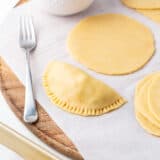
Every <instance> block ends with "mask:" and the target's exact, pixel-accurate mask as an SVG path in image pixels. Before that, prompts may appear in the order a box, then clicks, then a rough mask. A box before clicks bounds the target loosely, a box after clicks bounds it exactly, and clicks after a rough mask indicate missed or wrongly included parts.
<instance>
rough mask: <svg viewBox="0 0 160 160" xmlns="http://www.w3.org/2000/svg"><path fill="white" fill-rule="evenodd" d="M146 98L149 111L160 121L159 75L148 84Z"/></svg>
mask: <svg viewBox="0 0 160 160" xmlns="http://www.w3.org/2000/svg"><path fill="white" fill-rule="evenodd" d="M148 100H149V109H150V111H151V113H152V114H153V115H154V116H155V117H156V119H158V120H159V121H160V75H159V76H156V77H154V79H153V81H152V83H151V85H150V86H149V92H148Z"/></svg>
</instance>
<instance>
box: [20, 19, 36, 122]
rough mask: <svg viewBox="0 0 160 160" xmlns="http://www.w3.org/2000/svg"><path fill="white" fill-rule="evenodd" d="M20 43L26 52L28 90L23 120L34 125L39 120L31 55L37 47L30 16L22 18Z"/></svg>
mask: <svg viewBox="0 0 160 160" xmlns="http://www.w3.org/2000/svg"><path fill="white" fill-rule="evenodd" d="M19 28H20V30H19V43H20V47H21V48H23V49H24V50H25V52H26V82H25V83H26V90H25V106H24V115H23V119H24V121H25V122H26V123H34V122H36V121H37V119H38V113H37V109H36V103H35V99H34V94H33V88H32V75H31V69H30V53H31V51H33V50H34V49H35V47H36V44H37V42H36V34H35V30H34V26H33V22H32V18H31V17H30V16H22V17H20V27H19Z"/></svg>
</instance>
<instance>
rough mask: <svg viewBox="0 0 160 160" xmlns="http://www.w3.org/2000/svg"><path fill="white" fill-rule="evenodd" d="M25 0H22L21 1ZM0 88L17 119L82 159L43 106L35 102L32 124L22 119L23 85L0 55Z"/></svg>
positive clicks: (37, 133) (38, 135) (55, 147)
mask: <svg viewBox="0 0 160 160" xmlns="http://www.w3.org/2000/svg"><path fill="white" fill-rule="evenodd" d="M24 1H26V0H23V2H24ZM0 89H1V91H2V94H3V95H4V97H5V99H6V101H7V103H8V104H9V106H10V108H11V109H12V111H13V112H14V113H15V115H16V116H17V117H18V118H19V120H20V121H21V122H22V123H23V124H24V125H25V126H26V127H27V128H28V129H29V130H30V131H31V132H32V133H34V134H35V135H36V136H37V137H38V138H40V139H41V140H42V141H43V142H45V143H46V144H48V145H49V146H50V147H52V148H53V149H55V150H57V151H59V152H60V153H62V154H64V155H66V156H68V157H70V158H72V159H75V160H83V158H82V156H81V154H80V153H79V152H78V150H77V149H76V147H75V145H74V144H73V143H72V141H71V140H70V139H69V138H68V137H67V136H66V135H65V133H64V132H63V131H62V130H61V129H60V128H59V127H58V126H57V124H56V123H55V122H54V121H53V120H52V119H51V118H50V117H49V116H48V114H47V113H46V112H45V110H44V109H43V107H42V106H41V105H40V104H38V102H37V109H38V113H39V120H38V121H37V122H36V123H34V124H26V123H24V121H23V110H24V97H25V87H24V86H23V85H22V83H21V82H20V81H19V80H18V78H17V77H16V75H15V74H14V73H13V71H12V70H11V69H10V68H9V67H8V66H7V64H6V63H5V62H4V61H3V59H2V57H0Z"/></svg>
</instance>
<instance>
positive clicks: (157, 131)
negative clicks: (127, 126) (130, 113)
mask: <svg viewBox="0 0 160 160" xmlns="http://www.w3.org/2000/svg"><path fill="white" fill-rule="evenodd" d="M136 119H137V121H138V122H139V124H140V125H141V126H142V128H144V129H145V130H146V131H147V132H148V133H150V134H152V135H155V136H160V128H158V127H156V126H155V125H154V124H152V123H151V122H150V121H148V119H147V118H145V117H144V116H143V115H142V114H141V113H139V112H136Z"/></svg>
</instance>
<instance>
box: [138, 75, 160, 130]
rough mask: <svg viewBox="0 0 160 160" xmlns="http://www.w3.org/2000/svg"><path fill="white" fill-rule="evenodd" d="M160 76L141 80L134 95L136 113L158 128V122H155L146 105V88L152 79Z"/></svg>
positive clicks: (159, 123) (159, 125) (151, 76)
mask: <svg viewBox="0 0 160 160" xmlns="http://www.w3.org/2000/svg"><path fill="white" fill-rule="evenodd" d="M155 76H156V77H157V76H160V74H157V73H155V74H152V75H150V76H147V77H146V78H145V79H144V80H142V81H141V82H140V83H139V84H138V86H137V88H136V94H135V107H136V111H138V112H139V113H141V114H142V115H143V116H144V117H146V119H148V121H150V122H151V123H152V124H154V125H155V126H157V127H159V128H160V121H159V120H157V119H156V118H155V117H154V115H153V114H152V113H151V112H150V108H149V104H148V101H147V100H148V88H149V86H150V83H151V82H152V79H153V77H155Z"/></svg>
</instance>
